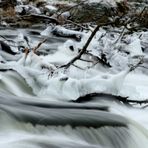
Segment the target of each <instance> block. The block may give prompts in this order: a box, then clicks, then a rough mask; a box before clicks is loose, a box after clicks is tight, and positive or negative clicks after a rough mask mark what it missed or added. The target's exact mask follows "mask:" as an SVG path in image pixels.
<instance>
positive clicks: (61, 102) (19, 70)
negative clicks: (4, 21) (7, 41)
mask: <svg viewBox="0 0 148 148" xmlns="http://www.w3.org/2000/svg"><path fill="white" fill-rule="evenodd" d="M102 32H103V31H100V32H99V33H98V34H97V37H98V36H100V34H102ZM88 35H90V33H88V34H86V35H84V37H83V38H82V41H81V42H79V43H76V42H75V41H73V40H68V41H66V42H65V43H64V44H63V45H62V46H59V47H57V46H58V45H61V43H62V42H64V39H63V40H62V41H61V40H60V39H57V42H58V45H56V44H55V42H54V41H53V39H52V38H50V39H49V40H48V43H47V45H48V48H49V49H51V50H53V49H57V50H58V51H57V52H56V53H55V54H52V55H47V56H44V55H41V56H37V55H36V54H34V53H33V52H30V53H29V54H28V56H27V59H25V55H24V54H23V53H22V54H20V58H19V60H18V59H17V60H14V59H13V58H16V57H15V56H14V57H13V58H12V60H8V59H7V57H5V55H3V56H4V57H3V58H4V59H5V58H6V59H5V60H6V61H3V62H2V63H0V70H1V72H0V140H1V141H0V147H5V148H26V147H27V148H125V147H126V148H141V146H142V147H143V148H147V145H148V131H147V130H148V115H147V110H146V109H145V110H144V109H143V110H140V109H135V108H129V107H123V106H122V105H121V104H120V105H119V104H117V103H113V102H114V101H112V102H102V100H101V99H100V97H98V98H97V97H96V98H95V100H92V101H90V102H87V103H84V104H83V103H81V104H78V103H72V102H70V101H72V100H73V101H75V100H76V99H77V98H79V97H80V96H82V95H86V94H88V93H93V92H97V93H110V94H114V95H123V96H126V95H128V96H129V97H130V98H138V99H140V98H146V97H147V96H148V91H147V85H146V82H147V81H148V77H147V75H146V74H145V73H142V72H141V71H136V72H133V73H129V69H128V66H127V65H128V64H129V63H128V62H129V61H128V60H129V59H128V58H131V56H133V55H135V54H136V55H137V54H140V56H143V55H141V53H142V51H141V48H140V47H141V46H140V43H139V42H140V41H139V40H137V42H138V43H137V44H138V50H137V52H133V51H132V52H131V55H126V56H125V54H122V53H117V52H115V51H114V50H113V55H112V54H109V59H110V62H111V63H112V66H113V67H112V69H109V68H108V69H105V68H104V67H103V66H101V65H99V64H98V65H96V67H94V68H89V69H87V70H84V71H83V70H81V69H78V68H76V67H70V69H69V70H67V71H64V70H63V69H60V70H59V69H57V67H56V66H57V65H58V64H65V63H67V62H68V61H69V60H71V59H72V58H73V57H74V56H76V55H77V54H78V49H79V47H80V48H81V47H83V45H84V43H85V40H86V39H88ZM40 37H41V36H40ZM42 38H43V37H41V39H42ZM15 39H16V38H15ZM41 39H39V40H41ZM16 40H17V41H18V38H17V39H16ZM54 40H55V38H54ZM50 42H51V45H50V44H49V43H50ZM59 42H60V43H59ZM131 42H132V41H131ZM31 43H33V45H34V44H35V43H36V42H33V41H32V42H31ZM132 43H133V42H132ZM132 43H131V44H130V48H132V49H134V47H135V44H132ZM98 44H99V43H98V40H97V39H94V40H93V42H92V44H91V45H90V46H89V48H91V49H94V50H93V51H92V54H96V53H97V52H100V51H98V48H96V47H99V48H102V47H103V48H105V49H104V50H105V52H108V50H107V49H108V46H110V45H112V41H111V39H108V41H106V38H104V39H102V44H104V45H98ZM100 44H101V43H100ZM47 45H44V48H43V49H44V53H45V49H47ZM53 45H55V46H54V47H53ZM70 46H73V48H74V51H71V50H69V47H70ZM128 47H129V46H128ZM52 48H53V49H52ZM43 49H42V50H43ZM109 49H110V48H109ZM125 50H128V49H125ZM49 52H51V51H49ZM49 52H46V53H47V54H48V53H49ZM129 52H130V50H129ZM114 57H116V59H114ZM3 58H2V59H3ZM83 58H86V59H87V58H89V57H87V56H84V57H83ZM10 59H11V57H10ZM90 60H93V59H91V58H90ZM114 60H115V61H114ZM116 61H118V63H116ZM76 64H78V66H80V67H81V66H82V68H85V67H88V66H90V63H86V62H84V61H77V62H76ZM98 67H99V68H98ZM121 69H124V70H123V71H121ZM52 71H54V73H52ZM119 71H121V72H119ZM138 79H139V81H138ZM135 81H136V85H135ZM102 98H103V99H107V100H112V99H113V98H112V97H111V96H109V95H108V96H107V95H104V96H103V97H102ZM88 99H90V100H91V97H90V98H88ZM93 101H94V102H93Z"/></svg>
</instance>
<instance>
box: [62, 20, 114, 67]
mask: <svg viewBox="0 0 148 148" xmlns="http://www.w3.org/2000/svg"><path fill="white" fill-rule="evenodd" d="M112 24H114V22H108V23H101V24H99V25H98V26H97V27H96V28H95V30H94V31H93V32H92V33H91V35H90V37H89V38H88V40H87V42H86V44H85V45H84V47H83V49H82V50H81V51H80V52H79V54H78V55H77V56H76V57H74V58H73V59H72V60H71V61H70V62H69V63H67V64H66V65H62V66H61V67H60V68H63V67H65V68H69V67H70V65H72V64H73V63H74V62H75V61H77V60H78V59H80V58H81V56H82V55H83V54H84V53H85V52H86V50H87V48H88V46H89V44H90V42H91V41H92V39H93V37H94V36H95V35H96V33H97V31H98V30H99V28H100V27H102V26H107V25H112Z"/></svg>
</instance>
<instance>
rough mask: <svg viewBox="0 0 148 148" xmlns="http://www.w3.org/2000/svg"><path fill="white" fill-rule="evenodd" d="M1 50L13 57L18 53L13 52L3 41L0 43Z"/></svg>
mask: <svg viewBox="0 0 148 148" xmlns="http://www.w3.org/2000/svg"><path fill="white" fill-rule="evenodd" d="M0 49H1V50H3V51H5V52H7V53H9V54H11V55H16V54H17V53H15V52H13V51H12V49H11V48H10V46H9V45H8V44H6V43H5V42H3V41H0Z"/></svg>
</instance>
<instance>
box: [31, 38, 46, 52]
mask: <svg viewBox="0 0 148 148" xmlns="http://www.w3.org/2000/svg"><path fill="white" fill-rule="evenodd" d="M46 41H47V38H45V39H44V40H43V41H41V42H40V43H38V45H37V46H36V47H35V48H33V52H34V53H35V52H36V50H37V49H38V48H39V47H40V46H41V45H42V44H43V43H45V42H46Z"/></svg>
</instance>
